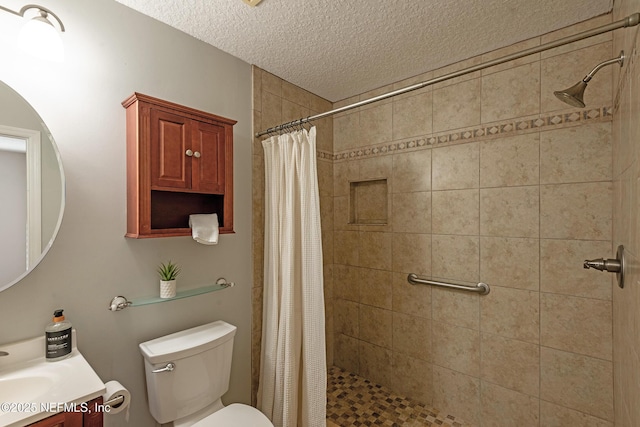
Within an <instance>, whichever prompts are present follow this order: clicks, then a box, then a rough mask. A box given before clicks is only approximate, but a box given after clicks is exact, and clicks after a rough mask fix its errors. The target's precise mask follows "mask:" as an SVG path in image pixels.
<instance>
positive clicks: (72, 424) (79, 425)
mask: <svg viewBox="0 0 640 427" xmlns="http://www.w3.org/2000/svg"><path fill="white" fill-rule="evenodd" d="M82 407H83V406H81V405H78V410H77V411H75V412H60V413H58V414H55V415H52V416H50V417H48V418H45V419H43V420H40V421H37V422H35V423H33V424H29V427H102V420H103V413H102V412H101V408H102V397H98V398H96V399H94V400H92V401H90V402H87V403H86V406H85V408H86V409H87V410H86V411H82V410H80V408H82Z"/></svg>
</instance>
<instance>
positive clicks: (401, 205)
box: [391, 191, 431, 233]
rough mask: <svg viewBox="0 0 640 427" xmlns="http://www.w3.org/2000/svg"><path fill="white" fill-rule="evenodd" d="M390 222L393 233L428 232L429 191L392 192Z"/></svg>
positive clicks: (429, 216) (429, 215)
mask: <svg viewBox="0 0 640 427" xmlns="http://www.w3.org/2000/svg"><path fill="white" fill-rule="evenodd" d="M391 222H392V224H393V231H394V232H395V233H398V232H400V233H407V232H413V233H430V232H431V192H428V191H424V192H417V193H395V194H393V195H392V209H391Z"/></svg>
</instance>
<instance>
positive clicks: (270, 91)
mask: <svg viewBox="0 0 640 427" xmlns="http://www.w3.org/2000/svg"><path fill="white" fill-rule="evenodd" d="M252 71H253V133H254V134H255V133H257V132H259V131H261V130H264V129H267V128H269V127H272V126H276V125H279V124H281V123H284V122H288V121H292V120H295V119H299V118H301V117H308V116H310V115H313V114H317V113H321V112H324V111H327V110H330V109H331V103H330V102H329V101H327V100H325V99H323V98H320V97H319V96H316V95H314V94H312V93H310V92H308V91H306V90H303V89H301V88H299V87H297V86H295V85H293V84H291V83H289V82H287V81H285V80H282V79H281V78H279V77H277V76H274V75H273V74H271V73H268V72H266V71H264V70H262V69H260V68H258V67H255V66H253V69H252ZM314 125H315V126H316V129H317V141H316V143H317V147H316V148H317V150H318V153H319V154H320V155H319V156H318V184H319V191H320V210H321V218H322V239H323V259H324V285H325V300H327V301H332V299H333V281H332V277H333V274H332V262H333V164H332V161H331V153H332V150H333V120H331V119H323V120H319V121H318V122H316V123H314ZM264 138H266V136H265V137H261V138H254V140H253V147H252V153H253V156H252V157H253V164H252V175H253V178H252V180H253V231H252V234H253V280H254V283H253V310H252V325H253V331H252V339H251V342H252V346H251V347H252V350H251V366H252V375H251V384H252V394H251V396H252V402H253V403H254V404H255V402H256V393H257V390H258V377H259V374H260V343H261V340H262V335H261V334H262V283H263V278H264V275H263V259H264V258H263V257H264V154H263V149H262V144H261V141H262V139H264ZM325 155H326V156H325ZM325 157H326V159H325ZM325 320H326V333H327V340H326V343H327V362H328V363H329V364H330V365H332V364H333V342H334V339H333V304H327V307H326V319H325Z"/></svg>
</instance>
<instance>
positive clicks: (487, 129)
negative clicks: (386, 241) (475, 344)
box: [317, 106, 613, 161]
mask: <svg viewBox="0 0 640 427" xmlns="http://www.w3.org/2000/svg"><path fill="white" fill-rule="evenodd" d="M612 117H613V108H612V107H611V106H606V107H600V108H590V109H585V110H578V111H571V112H567V113H555V114H551V115H548V116H543V117H539V116H536V117H530V118H521V119H515V120H511V121H506V122H502V123H494V124H489V125H484V126H477V127H472V128H468V129H463V130H457V131H455V132H450V133H442V134H433V135H430V136H424V137H420V138H416V139H412V140H406V141H400V142H392V143H384V144H378V145H373V146H370V147H363V148H358V149H353V150H348V151H342V152H338V153H329V152H326V151H317V157H318V158H319V159H323V160H333V161H344V160H350V159H361V158H366V157H370V156H376V155H383V154H388V153H393V152H397V151H404V150H411V149H416V148H422V147H425V148H428V147H432V146H436V145H445V144H457V143H463V142H473V141H477V140H484V139H489V138H494V137H500V136H501V137H505V136H511V135H515V134H517V133H525V132H534V131H541V130H551V129H554V128H559V127H561V126H564V125H578V124H580V123H585V122H590V121H608V120H612Z"/></svg>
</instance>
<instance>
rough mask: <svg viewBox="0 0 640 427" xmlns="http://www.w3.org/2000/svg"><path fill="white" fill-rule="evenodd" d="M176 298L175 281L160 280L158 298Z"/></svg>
mask: <svg viewBox="0 0 640 427" xmlns="http://www.w3.org/2000/svg"><path fill="white" fill-rule="evenodd" d="M175 296H176V281H175V280H161V281H160V298H173V297H175Z"/></svg>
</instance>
